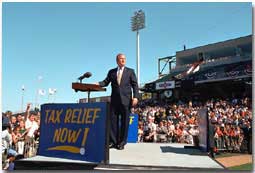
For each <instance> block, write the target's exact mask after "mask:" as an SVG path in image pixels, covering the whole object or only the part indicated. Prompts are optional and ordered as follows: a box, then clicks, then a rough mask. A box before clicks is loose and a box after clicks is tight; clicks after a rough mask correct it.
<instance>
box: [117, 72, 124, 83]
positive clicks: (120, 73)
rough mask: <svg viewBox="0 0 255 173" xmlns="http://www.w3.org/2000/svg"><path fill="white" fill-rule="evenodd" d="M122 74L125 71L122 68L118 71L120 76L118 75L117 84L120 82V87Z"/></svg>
mask: <svg viewBox="0 0 255 173" xmlns="http://www.w3.org/2000/svg"><path fill="white" fill-rule="evenodd" d="M122 72H123V69H122V68H120V69H119V70H118V74H117V82H118V84H119V85H120V81H121V77H122Z"/></svg>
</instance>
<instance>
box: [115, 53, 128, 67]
mask: <svg viewBox="0 0 255 173" xmlns="http://www.w3.org/2000/svg"><path fill="white" fill-rule="evenodd" d="M117 64H118V66H120V67H123V66H125V64H126V57H125V55H123V54H120V55H119V56H118V57H117Z"/></svg>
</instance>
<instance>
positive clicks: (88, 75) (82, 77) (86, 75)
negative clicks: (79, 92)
mask: <svg viewBox="0 0 255 173" xmlns="http://www.w3.org/2000/svg"><path fill="white" fill-rule="evenodd" d="M90 76H92V74H91V73H90V72H86V73H84V74H83V75H82V76H80V77H79V78H78V80H80V82H81V81H82V80H83V79H84V78H89V77H90Z"/></svg>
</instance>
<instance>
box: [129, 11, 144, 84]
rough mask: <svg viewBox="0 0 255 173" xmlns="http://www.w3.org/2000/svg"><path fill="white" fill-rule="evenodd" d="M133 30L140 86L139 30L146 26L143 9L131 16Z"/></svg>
mask: <svg viewBox="0 0 255 173" xmlns="http://www.w3.org/2000/svg"><path fill="white" fill-rule="evenodd" d="M131 20H132V22H131V23H132V31H136V73H137V82H138V87H140V67H139V66H140V49H139V30H140V29H143V28H145V15H144V12H143V11H142V10H139V11H136V12H135V15H134V16H133V17H132V18H131Z"/></svg>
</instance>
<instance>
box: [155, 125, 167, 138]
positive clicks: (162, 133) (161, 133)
mask: <svg viewBox="0 0 255 173" xmlns="http://www.w3.org/2000/svg"><path fill="white" fill-rule="evenodd" d="M156 133H157V142H166V136H167V127H166V126H164V124H163V121H160V123H159V126H158V127H157V128H156Z"/></svg>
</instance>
